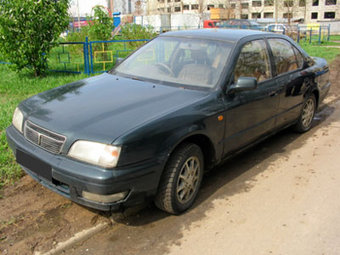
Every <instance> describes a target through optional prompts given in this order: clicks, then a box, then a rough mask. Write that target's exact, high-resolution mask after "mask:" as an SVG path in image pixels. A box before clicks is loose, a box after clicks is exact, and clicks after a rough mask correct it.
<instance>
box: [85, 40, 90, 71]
mask: <svg viewBox="0 0 340 255" xmlns="http://www.w3.org/2000/svg"><path fill="white" fill-rule="evenodd" d="M89 66H90V65H89V38H88V37H87V36H86V39H85V43H84V68H85V73H86V74H87V75H90V68H89Z"/></svg>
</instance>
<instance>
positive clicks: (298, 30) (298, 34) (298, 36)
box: [296, 26, 300, 43]
mask: <svg viewBox="0 0 340 255" xmlns="http://www.w3.org/2000/svg"><path fill="white" fill-rule="evenodd" d="M296 41H297V43H299V42H300V27H299V26H298V27H297V38H296Z"/></svg>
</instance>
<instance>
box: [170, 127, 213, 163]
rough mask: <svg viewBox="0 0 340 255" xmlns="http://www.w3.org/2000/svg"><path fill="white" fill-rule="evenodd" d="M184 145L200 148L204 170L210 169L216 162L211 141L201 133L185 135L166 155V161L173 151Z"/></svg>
mask: <svg viewBox="0 0 340 255" xmlns="http://www.w3.org/2000/svg"><path fill="white" fill-rule="evenodd" d="M185 143H194V144H196V145H198V146H199V147H200V149H201V150H202V153H203V159H204V166H205V169H211V168H212V167H213V166H214V165H215V162H216V150H215V147H214V145H213V142H212V141H211V139H210V138H209V137H208V136H207V135H205V134H202V133H194V134H190V135H187V136H185V137H183V138H182V139H180V140H179V141H178V142H177V143H176V144H174V145H173V146H172V147H171V149H170V150H169V153H168V155H167V160H166V161H168V160H169V158H170V157H171V155H172V154H173V153H174V152H175V150H176V149H177V148H178V147H180V146H181V145H183V144H185Z"/></svg>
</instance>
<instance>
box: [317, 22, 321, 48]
mask: <svg viewBox="0 0 340 255" xmlns="http://www.w3.org/2000/svg"><path fill="white" fill-rule="evenodd" d="M318 43H319V44H320V43H321V25H320V26H319V42H318Z"/></svg>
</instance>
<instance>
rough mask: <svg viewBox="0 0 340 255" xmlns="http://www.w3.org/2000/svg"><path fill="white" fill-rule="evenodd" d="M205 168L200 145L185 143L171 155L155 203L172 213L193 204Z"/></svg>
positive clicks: (181, 210) (183, 209)
mask: <svg viewBox="0 0 340 255" xmlns="http://www.w3.org/2000/svg"><path fill="white" fill-rule="evenodd" d="M203 170H204V160H203V154H202V151H201V149H200V147H199V146H197V145H196V144H193V143H185V144H183V145H181V146H180V147H179V148H177V149H176V150H175V151H174V153H173V154H172V155H171V157H170V159H169V161H168V163H167V165H166V167H165V169H164V172H163V175H162V178H161V181H160V184H159V188H158V193H157V195H156V198H155V204H156V206H157V207H158V208H160V209H161V210H163V211H166V212H168V213H171V214H179V213H181V212H183V211H185V210H187V209H188V208H190V207H191V206H192V204H193V203H194V201H195V198H196V196H197V193H198V190H199V188H200V185H201V181H202V177H203Z"/></svg>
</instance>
